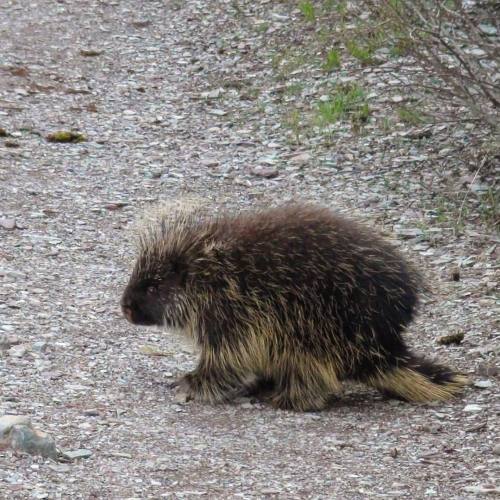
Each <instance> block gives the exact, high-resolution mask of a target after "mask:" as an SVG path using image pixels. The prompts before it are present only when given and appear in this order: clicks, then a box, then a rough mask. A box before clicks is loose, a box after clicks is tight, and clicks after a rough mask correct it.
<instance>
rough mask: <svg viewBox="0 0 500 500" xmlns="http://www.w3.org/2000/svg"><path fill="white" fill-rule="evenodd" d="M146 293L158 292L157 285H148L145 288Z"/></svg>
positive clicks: (154, 293) (153, 293)
mask: <svg viewBox="0 0 500 500" xmlns="http://www.w3.org/2000/svg"><path fill="white" fill-rule="evenodd" d="M146 293H147V294H148V295H156V294H157V293H158V286H157V285H149V286H148V287H147V288H146Z"/></svg>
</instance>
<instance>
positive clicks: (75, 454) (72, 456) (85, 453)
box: [62, 448, 92, 460]
mask: <svg viewBox="0 0 500 500" xmlns="http://www.w3.org/2000/svg"><path fill="white" fill-rule="evenodd" d="M62 455H63V456H64V457H65V458H67V459H68V460H78V459H79V458H89V457H91V456H92V452H91V451H90V450H86V449H85V448H80V449H78V450H71V451H65V452H63V453H62Z"/></svg>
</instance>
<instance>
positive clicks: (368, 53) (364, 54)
mask: <svg viewBox="0 0 500 500" xmlns="http://www.w3.org/2000/svg"><path fill="white" fill-rule="evenodd" d="M346 50H347V52H348V53H349V54H350V55H351V56H352V57H354V58H356V59H357V60H358V61H359V62H360V63H361V64H363V65H366V66H367V65H369V64H373V63H374V62H375V60H374V58H373V48H372V47H370V46H369V45H365V46H362V45H359V44H358V43H357V42H355V41H354V40H348V41H347V42H346Z"/></svg>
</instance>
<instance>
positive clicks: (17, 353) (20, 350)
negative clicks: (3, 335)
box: [8, 344, 30, 358]
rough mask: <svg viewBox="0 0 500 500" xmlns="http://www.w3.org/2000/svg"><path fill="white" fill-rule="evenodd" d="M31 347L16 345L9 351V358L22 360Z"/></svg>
mask: <svg viewBox="0 0 500 500" xmlns="http://www.w3.org/2000/svg"><path fill="white" fill-rule="evenodd" d="M29 347H30V346H29V345H28V344H18V345H14V346H12V347H11V348H10V349H9V351H8V353H9V356H11V357H13V358H22V357H24V355H25V354H26V353H27V352H28V351H29Z"/></svg>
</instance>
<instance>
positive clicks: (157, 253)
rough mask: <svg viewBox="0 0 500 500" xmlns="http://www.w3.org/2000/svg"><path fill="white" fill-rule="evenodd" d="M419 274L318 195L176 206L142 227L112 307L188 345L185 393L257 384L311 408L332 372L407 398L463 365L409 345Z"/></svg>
mask: <svg viewBox="0 0 500 500" xmlns="http://www.w3.org/2000/svg"><path fill="white" fill-rule="evenodd" d="M420 286H421V280H420V277H419V274H418V273H417V272H416V270H415V269H413V268H412V267H411V266H410V265H408V264H407V263H406V262H405V261H404V259H403V258H402V256H401V255H400V254H399V253H398V252H397V251H396V250H395V249H394V248H393V247H392V246H391V245H389V244H388V243H386V242H385V241H383V240H382V239H381V238H379V237H378V236H376V235H375V234H373V231H372V230H370V229H368V228H365V227H364V226H362V225H360V224H357V223H355V222H353V221H351V220H349V219H345V218H342V217H339V216H337V215H335V214H334V213H332V212H331V211H329V210H328V209H325V208H322V207H318V206H314V205H309V204H289V205H285V206H282V207H279V208H274V209H268V210H262V211H256V212H252V213H244V214H240V215H235V216H231V215H227V214H222V215H220V216H217V217H210V216H207V215H206V214H204V213H203V212H202V211H198V210H192V211H188V212H185V211H183V210H179V211H176V210H174V211H173V213H163V214H159V216H158V217H157V218H156V221H155V222H152V223H151V224H147V225H146V226H145V227H144V229H143V231H142V233H141V235H140V248H139V257H138V260H137V262H136V266H135V268H134V271H133V273H132V276H131V278H130V281H129V284H128V286H127V288H126V290H125V292H124V295H123V298H122V308H123V311H124V314H125V316H126V317H127V318H128V319H129V321H131V322H132V323H135V324H142V325H164V326H167V327H175V328H181V329H183V330H184V332H185V334H186V335H188V336H189V337H190V338H191V339H192V340H193V342H194V343H195V344H196V345H197V346H198V347H199V349H200V358H199V362H198V365H197V367H196V368H195V370H193V371H192V372H191V373H188V374H186V375H185V376H184V377H182V379H181V380H180V381H179V391H180V392H181V393H182V394H184V395H185V397H186V399H194V400H198V401H207V402H210V403H216V402H221V401H228V400H231V399H234V398H235V397H237V396H240V395H245V394H252V393H254V394H255V393H258V394H259V395H260V396H261V397H263V398H265V399H266V400H267V401H269V402H270V403H271V404H272V405H273V406H275V407H278V408H284V409H287V408H288V409H294V410H319V409H323V408H325V407H326V406H327V405H328V402H329V401H330V399H331V397H332V395H335V394H337V393H340V390H341V387H342V382H343V381H344V380H354V381H357V382H362V383H364V384H366V385H368V386H371V387H374V388H376V389H378V390H379V391H380V392H382V393H383V394H385V395H388V396H390V397H397V398H400V399H404V400H408V401H415V402H424V401H431V400H443V399H448V398H450V397H452V396H453V395H455V394H456V393H457V392H459V391H460V390H461V388H462V387H463V386H464V384H465V383H466V379H465V377H463V376H461V375H459V374H456V373H454V372H453V371H451V370H450V369H448V368H446V367H443V366H440V365H437V364H434V363H431V362H429V361H426V360H424V359H422V358H420V357H419V356H417V355H414V354H413V353H411V352H410V351H409V350H408V348H407V346H406V342H405V341H404V339H403V335H402V334H403V331H404V329H405V327H406V325H408V324H409V323H410V321H411V320H412V318H413V316H414V314H415V311H416V308H417V305H418V291H419V288H420ZM264 388H265V390H263V389H264Z"/></svg>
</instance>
